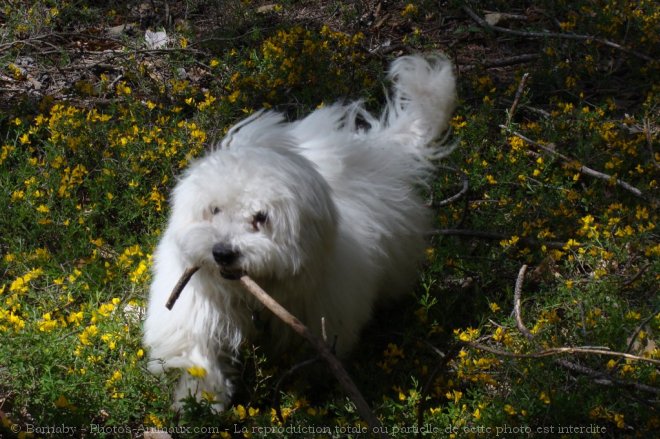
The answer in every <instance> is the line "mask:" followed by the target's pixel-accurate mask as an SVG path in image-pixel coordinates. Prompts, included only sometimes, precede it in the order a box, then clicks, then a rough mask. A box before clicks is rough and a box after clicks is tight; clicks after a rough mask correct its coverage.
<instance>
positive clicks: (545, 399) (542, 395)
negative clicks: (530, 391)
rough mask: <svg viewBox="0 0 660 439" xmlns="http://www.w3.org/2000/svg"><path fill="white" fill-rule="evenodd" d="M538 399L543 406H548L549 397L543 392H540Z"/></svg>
mask: <svg viewBox="0 0 660 439" xmlns="http://www.w3.org/2000/svg"><path fill="white" fill-rule="evenodd" d="M539 399H540V400H541V401H543V404H550V397H549V396H548V395H547V394H546V393H545V392H541V394H540V395H539Z"/></svg>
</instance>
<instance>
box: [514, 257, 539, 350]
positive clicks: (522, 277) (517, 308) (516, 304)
mask: <svg viewBox="0 0 660 439" xmlns="http://www.w3.org/2000/svg"><path fill="white" fill-rule="evenodd" d="M526 271H527V265H523V266H522V267H520V271H519V272H518V278H517V279H516V286H515V288H514V291H513V315H514V316H515V318H516V325H517V326H518V330H519V331H520V332H521V333H522V335H524V336H525V338H527V340H531V339H532V338H534V336H533V335H532V333H531V332H529V329H527V327H526V326H525V324H524V323H523V321H522V317H521V316H520V313H521V311H520V297H521V296H522V286H523V281H524V280H525V272H526Z"/></svg>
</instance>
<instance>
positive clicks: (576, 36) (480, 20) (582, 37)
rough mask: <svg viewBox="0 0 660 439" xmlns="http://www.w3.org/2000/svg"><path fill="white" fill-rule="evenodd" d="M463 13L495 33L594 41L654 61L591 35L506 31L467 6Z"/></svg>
mask: <svg viewBox="0 0 660 439" xmlns="http://www.w3.org/2000/svg"><path fill="white" fill-rule="evenodd" d="M463 11H465V13H466V14H468V15H469V16H470V18H472V19H473V20H474V21H476V22H477V23H478V24H479V25H480V26H481V27H483V28H486V29H489V30H492V31H495V32H500V33H504V34H509V35H516V36H519V37H527V38H560V39H565V40H576V41H586V42H589V41H594V42H596V43H599V44H602V45H603V46H608V47H611V48H613V49H616V50H620V51H621V52H625V53H629V54H631V55H634V56H636V57H638V58H641V59H643V60H646V61H650V62H652V61H654V59H653V58H652V57H650V56H648V55H646V54H644V53H640V52H637V51H636V50H633V49H630V48H628V47H625V46H622V45H620V44H617V43H614V42H612V41H609V40H606V39H604V38H599V37H594V36H592V35H580V34H571V33H557V32H548V31H543V32H535V31H520V30H515V29H507V28H505V27H500V26H494V25H492V24H490V23H488V22H487V21H486V20H484V19H483V18H481V17H480V16H479V15H477V13H476V12H474V11H473V10H472V9H470V7H469V6H467V5H464V6H463Z"/></svg>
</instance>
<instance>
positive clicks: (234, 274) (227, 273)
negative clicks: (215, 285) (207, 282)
mask: <svg viewBox="0 0 660 439" xmlns="http://www.w3.org/2000/svg"><path fill="white" fill-rule="evenodd" d="M244 274H245V272H244V271H243V270H241V269H238V268H236V269H231V268H228V267H222V266H221V267H220V276H222V277H223V278H225V279H227V280H238V279H240V278H241V276H243V275H244Z"/></svg>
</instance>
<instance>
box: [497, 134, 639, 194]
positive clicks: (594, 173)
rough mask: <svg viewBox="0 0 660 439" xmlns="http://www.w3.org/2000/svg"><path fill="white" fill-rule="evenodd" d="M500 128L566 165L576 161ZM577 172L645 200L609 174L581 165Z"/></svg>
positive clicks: (634, 188) (626, 184)
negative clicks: (614, 184)
mask: <svg viewBox="0 0 660 439" xmlns="http://www.w3.org/2000/svg"><path fill="white" fill-rule="evenodd" d="M500 128H502V129H503V130H505V131H507V132H508V133H510V134H513V135H514V136H516V137H519V138H521V139H522V140H524V141H525V142H527V143H529V144H530V145H532V146H535V147H537V148H539V149H541V150H543V151H544V152H546V153H548V154H550V155H553V156H555V157H559V158H560V159H562V160H563V161H565V162H566V163H573V162H575V161H576V160H573V159H571V158H570V157H568V156H565V155H564V154H562V153H560V152H557V151H555V150H554V149H552V148H549V147H548V146H546V145H544V144H542V143H540V142H536V141H534V140H532V139H530V138H529V137H526V136H524V135H522V134H520V133H519V132H517V131H514V130H512V129H510V128H508V127H507V126H505V125H500ZM578 171H579V172H580V173H581V174H584V175H588V176H590V177H594V178H597V179H599V180H604V181H607V182H610V181H614V182H615V183H616V185H617V186H620V187H622V188H623V189H625V190H627V191H628V192H630V193H632V194H633V195H635V196H637V197H640V198H646V197H645V195H644V194H643V193H642V191H641V190H639V189H637V188H636V187H635V186H633V185H631V184H629V183H626V182H625V181H623V180H620V179H618V178H615V177H613V176H611V175H609V174H605V173H603V172H600V171H596V170H594V169H591V168H589V167H587V166H583V165H580V167H579V169H578Z"/></svg>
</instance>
